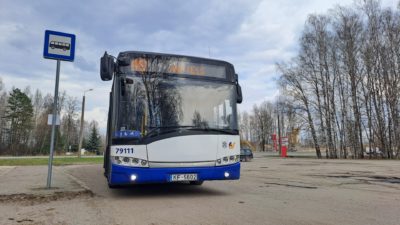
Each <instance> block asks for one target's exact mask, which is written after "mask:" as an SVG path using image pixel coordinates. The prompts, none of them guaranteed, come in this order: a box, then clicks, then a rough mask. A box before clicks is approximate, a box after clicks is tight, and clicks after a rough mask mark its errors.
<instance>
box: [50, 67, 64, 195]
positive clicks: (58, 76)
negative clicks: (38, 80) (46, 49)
mask: <svg viewBox="0 0 400 225" xmlns="http://www.w3.org/2000/svg"><path fill="white" fill-rule="evenodd" d="M60 64H61V63H60V60H57V72H56V87H55V90H54V103H53V118H52V122H51V142H50V156H49V166H48V171H47V188H50V187H51V174H52V168H53V155H54V137H55V133H56V117H57V106H58V105H57V102H58V84H59V80H60Z"/></svg>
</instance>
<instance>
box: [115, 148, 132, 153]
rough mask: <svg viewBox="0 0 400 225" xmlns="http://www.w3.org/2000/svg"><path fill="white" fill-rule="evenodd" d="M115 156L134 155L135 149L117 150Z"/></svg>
mask: <svg viewBox="0 0 400 225" xmlns="http://www.w3.org/2000/svg"><path fill="white" fill-rule="evenodd" d="M115 154H133V148H116V151H115Z"/></svg>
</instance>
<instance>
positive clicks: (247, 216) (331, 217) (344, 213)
mask: <svg viewBox="0 0 400 225" xmlns="http://www.w3.org/2000/svg"><path fill="white" fill-rule="evenodd" d="M255 156H256V157H255V158H254V160H253V161H251V162H245V163H242V170H241V171H242V177H241V179H240V180H239V181H212V182H205V183H204V184H203V185H202V186H191V185H187V184H163V185H161V184H160V185H156V184H154V185H153V184H152V185H140V186H135V187H132V188H123V189H115V190H111V189H108V187H107V184H106V181H105V178H104V177H103V171H102V168H101V167H102V166H101V165H75V166H64V167H58V168H57V169H61V170H62V171H63V172H66V173H67V174H69V175H72V176H73V177H74V179H76V181H77V182H79V183H80V184H81V185H83V186H85V187H87V188H88V189H89V190H90V192H91V193H92V194H83V195H82V194H80V195H77V196H67V197H60V198H59V199H57V198H54V199H50V200H48V201H36V200H35V199H29V200H24V199H18V200H16V201H3V202H2V203H0V215H1V216H0V217H1V219H0V224H307V225H310V224H385V225H388V224H393V225H394V224H399V221H400V214H399V212H400V175H399V171H400V163H399V162H398V161H378V160H376V161H368V160H364V161H360V160H358V161H354V160H316V159H298V158H287V159H280V158H272V157H267V156H266V155H263V154H256V155H255Z"/></svg>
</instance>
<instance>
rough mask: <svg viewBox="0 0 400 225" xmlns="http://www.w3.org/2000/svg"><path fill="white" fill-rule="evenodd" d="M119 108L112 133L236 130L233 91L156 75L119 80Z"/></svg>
mask: <svg viewBox="0 0 400 225" xmlns="http://www.w3.org/2000/svg"><path fill="white" fill-rule="evenodd" d="M120 84H121V85H120V89H121V95H120V101H119V102H120V104H119V112H118V118H117V122H116V124H115V126H114V131H138V133H139V132H140V134H141V136H145V135H146V134H147V132H149V131H150V130H152V129H153V130H154V128H166V127H170V128H173V127H175V128H177V127H187V128H188V127H190V128H202V129H230V130H237V122H236V121H237V119H236V104H235V87H234V85H232V84H228V83H219V82H210V81H205V80H200V79H188V78H182V77H174V76H159V75H157V74H149V73H147V74H140V75H128V76H121V77H120Z"/></svg>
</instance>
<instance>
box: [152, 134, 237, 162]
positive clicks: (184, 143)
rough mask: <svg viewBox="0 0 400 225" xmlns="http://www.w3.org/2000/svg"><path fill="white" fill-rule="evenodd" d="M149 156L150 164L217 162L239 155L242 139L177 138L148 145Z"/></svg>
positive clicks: (218, 136)
mask: <svg viewBox="0 0 400 225" xmlns="http://www.w3.org/2000/svg"><path fill="white" fill-rule="evenodd" d="M229 143H231V145H230V146H229ZM147 154H148V160H149V162H204V161H215V160H217V159H218V158H222V157H224V156H230V155H239V154H240V139H239V136H238V135H187V136H177V137H171V138H167V139H162V140H159V141H155V142H152V143H150V144H148V145H147Z"/></svg>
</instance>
